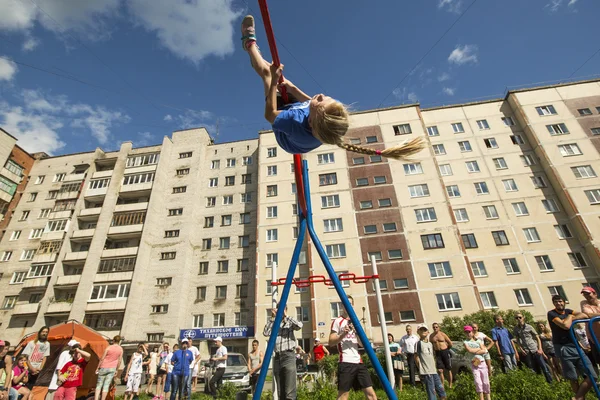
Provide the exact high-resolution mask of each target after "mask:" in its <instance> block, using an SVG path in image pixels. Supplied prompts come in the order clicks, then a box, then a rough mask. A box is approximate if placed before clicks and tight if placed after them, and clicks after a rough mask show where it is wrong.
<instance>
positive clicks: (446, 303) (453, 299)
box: [435, 292, 462, 311]
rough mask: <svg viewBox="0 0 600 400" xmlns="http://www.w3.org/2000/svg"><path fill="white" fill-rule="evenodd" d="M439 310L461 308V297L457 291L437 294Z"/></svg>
mask: <svg viewBox="0 0 600 400" xmlns="http://www.w3.org/2000/svg"><path fill="white" fill-rule="evenodd" d="M435 298H436V300H437V303H438V310H439V311H451V310H461V309H462V306H461V304H460V297H458V293H457V292H453V293H442V294H436V295H435Z"/></svg>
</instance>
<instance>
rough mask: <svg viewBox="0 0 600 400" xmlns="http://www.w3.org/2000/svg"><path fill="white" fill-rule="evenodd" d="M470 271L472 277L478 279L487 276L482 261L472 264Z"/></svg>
mask: <svg viewBox="0 0 600 400" xmlns="http://www.w3.org/2000/svg"><path fill="white" fill-rule="evenodd" d="M471 271H473V276H476V277H479V278H482V277H485V276H487V270H486V269H485V264H484V263H483V261H474V262H472V263H471Z"/></svg>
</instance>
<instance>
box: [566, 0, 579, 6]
mask: <svg viewBox="0 0 600 400" xmlns="http://www.w3.org/2000/svg"><path fill="white" fill-rule="evenodd" d="M575 3H577V0H569V4H567V5H568V6H569V7H571V6H574V5H575Z"/></svg>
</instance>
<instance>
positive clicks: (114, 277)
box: [94, 271, 133, 282]
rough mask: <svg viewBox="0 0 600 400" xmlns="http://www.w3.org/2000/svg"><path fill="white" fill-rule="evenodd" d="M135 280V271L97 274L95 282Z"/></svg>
mask: <svg viewBox="0 0 600 400" xmlns="http://www.w3.org/2000/svg"><path fill="white" fill-rule="evenodd" d="M131 279H133V271H126V272H112V273H108V274H96V277H95V278H94V282H122V281H130V280H131Z"/></svg>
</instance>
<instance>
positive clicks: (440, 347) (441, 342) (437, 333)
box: [429, 322, 452, 389]
mask: <svg viewBox="0 0 600 400" xmlns="http://www.w3.org/2000/svg"><path fill="white" fill-rule="evenodd" d="M432 327H433V333H432V334H431V336H429V341H430V342H431V344H432V345H433V350H435V364H436V366H437V369H438V374H440V379H441V380H442V384H444V371H446V372H447V373H448V384H449V385H450V388H451V389H452V355H451V354H450V349H451V348H452V341H451V340H450V338H449V337H448V335H446V334H445V333H444V332H442V331H441V330H440V325H439V324H438V323H437V322H434V323H433V325H432Z"/></svg>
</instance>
